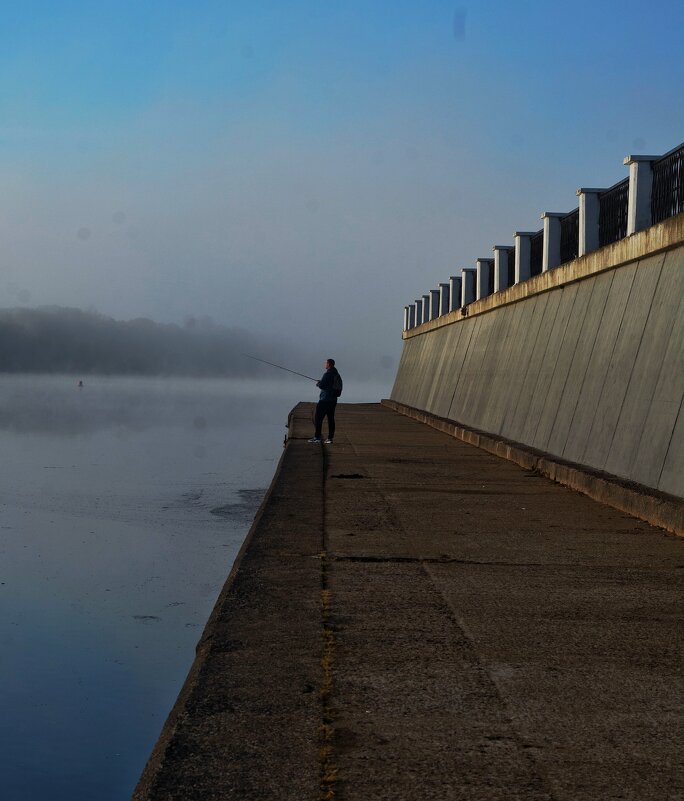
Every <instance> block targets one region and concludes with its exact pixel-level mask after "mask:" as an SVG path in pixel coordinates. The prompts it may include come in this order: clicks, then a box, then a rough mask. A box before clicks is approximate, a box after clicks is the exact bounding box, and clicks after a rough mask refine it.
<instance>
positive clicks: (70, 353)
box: [0, 306, 263, 376]
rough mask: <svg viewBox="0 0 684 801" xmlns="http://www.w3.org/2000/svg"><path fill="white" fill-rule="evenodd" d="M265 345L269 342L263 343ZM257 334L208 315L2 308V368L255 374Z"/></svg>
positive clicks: (114, 372)
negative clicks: (173, 317)
mask: <svg viewBox="0 0 684 801" xmlns="http://www.w3.org/2000/svg"><path fill="white" fill-rule="evenodd" d="M262 347H263V345H262ZM259 349H260V343H259V342H258V340H257V338H256V337H254V336H252V335H250V334H248V333H246V332H244V331H240V330H236V329H229V328H224V327H222V326H219V325H215V324H213V323H212V322H211V321H210V320H207V319H201V320H196V319H194V318H188V319H187V320H186V321H185V325H184V326H179V325H170V324H162V323H156V322H154V321H152V320H148V319H145V318H141V319H136V320H128V321H120V320H114V319H112V318H111V317H105V316H104V315H101V314H98V313H96V312H89V311H83V310H81V309H71V308H63V307H58V306H45V307H40V308H37V309H23V308H15V309H0V372H10V373H19V372H22V373H23V372H30V373H64V372H68V373H80V374H88V373H104V374H116V373H118V374H134V375H136V374H138V375H140V374H145V375H190V376H218V375H250V374H253V373H254V372H255V370H256V368H255V364H256V363H255V362H252V361H250V360H249V359H246V358H244V356H243V355H242V354H243V353H245V352H247V353H252V352H255V351H256V352H258V351H259Z"/></svg>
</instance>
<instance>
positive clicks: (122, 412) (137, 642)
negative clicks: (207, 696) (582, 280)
mask: <svg viewBox="0 0 684 801" xmlns="http://www.w3.org/2000/svg"><path fill="white" fill-rule="evenodd" d="M387 392H388V388H387V387H384V386H371V385H357V386H355V385H354V384H353V382H351V383H350V382H349V381H347V382H346V386H345V393H344V395H345V397H344V400H349V401H355V400H358V401H361V400H377V399H379V398H380V397H381V395H383V394H384V395H386V394H387ZM315 397H316V391H315V387H314V385H313V383H312V382H306V381H304V380H303V379H299V380H291V381H290V380H285V381H278V380H272V381H258V380H250V381H247V380H239V381H238V380H231V381H227V380H189V379H188V380H184V379H176V380H171V379H152V378H122V377H107V378H103V377H90V378H87V379H86V380H85V381H84V387H83V388H78V386H77V380H76V378H75V377H73V376H7V375H0V448H1V449H2V454H3V462H2V464H3V467H2V472H3V476H2V490H1V493H2V494H1V495H0V607H1V609H2V614H1V615H0V642H2V645H3V648H2V658H1V659H0V707H2V709H3V715H2V716H0V740H1V741H2V742H3V749H0V775H2V777H3V783H2V787H1V788H0V797H2V798H3V801H34V800H35V801H38V800H39V799H40V801H43V799H47V798H49V799H50V800H51V801H62V799H65V800H66V799H69V800H70V801H74V800H76V801H80V800H81V799H82V801H92V799H98V801H123V799H127V798H129V796H130V794H131V792H132V789H133V786H134V785H135V782H136V781H137V779H138V777H139V774H140V771H141V770H142V767H143V765H144V763H145V761H146V759H147V757H148V756H149V752H150V750H151V748H152V746H153V744H154V742H155V741H156V738H157V736H158V734H159V731H160V729H161V726H162V724H163V722H164V720H165V718H166V715H167V714H168V711H169V709H170V707H171V705H172V704H173V701H174V700H175V697H176V695H177V693H178V690H179V689H180V686H181V684H182V682H183V680H184V678H185V676H186V673H187V670H188V668H189V666H190V664H191V662H192V659H193V657H194V648H195V644H196V642H197V640H198V638H199V636H200V633H201V631H202V628H203V626H204V624H205V622H206V620H207V617H208V615H209V613H210V611H211V608H212V606H213V604H214V602H215V599H216V596H217V594H218V592H219V591H220V588H221V586H222V585H223V582H224V581H225V578H226V576H227V574H228V572H229V570H230V567H231V564H232V562H233V559H234V557H235V555H236V553H237V551H238V549H239V547H240V545H241V543H242V541H243V539H244V536H245V533H246V531H247V530H248V528H249V525H250V523H251V520H252V518H253V515H254V513H255V511H256V508H257V507H258V505H259V503H260V501H261V498H262V497H263V493H264V491H265V489H266V488H267V486H268V484H269V482H270V480H271V478H272V475H273V471H274V469H275V466H276V464H277V460H278V459H279V457H280V454H281V452H282V442H283V437H284V435H285V433H286V428H285V423H286V420H287V413H288V411H289V410H290V409H291V408H292V407H293V406H294V405H295V403H297V402H298V401H299V400H312V399H315Z"/></svg>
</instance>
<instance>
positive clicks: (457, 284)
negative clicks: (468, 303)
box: [449, 275, 461, 311]
mask: <svg viewBox="0 0 684 801" xmlns="http://www.w3.org/2000/svg"><path fill="white" fill-rule="evenodd" d="M449 296H450V297H449V311H454V310H456V309H460V308H461V279H460V278H459V277H458V276H456V275H452V276H451V277H450V278H449Z"/></svg>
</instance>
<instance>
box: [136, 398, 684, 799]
mask: <svg viewBox="0 0 684 801" xmlns="http://www.w3.org/2000/svg"><path fill="white" fill-rule="evenodd" d="M312 411H313V405H312V404H300V405H299V406H297V407H296V409H295V410H294V412H293V414H292V416H291V420H290V432H289V434H290V439H289V441H288V443H287V447H286V449H285V451H284V454H283V458H282V461H281V464H280V466H279V469H278V472H277V474H276V476H275V478H274V481H273V484H272V486H271V489H270V490H269V494H268V495H267V497H266V499H265V501H264V504H263V505H262V508H261V510H260V512H259V514H258V515H257V518H256V520H255V523H254V525H253V527H252V530H251V532H250V535H249V537H248V539H247V541H246V543H245V546H244V547H243V549H242V551H241V553H240V556H239V557H238V560H237V562H236V565H235V567H234V569H233V571H232V573H231V575H230V577H229V579H228V581H227V583H226V586H225V588H224V590H223V591H222V593H221V595H220V597H219V599H218V601H217V604H216V607H215V610H214V612H213V613H212V616H211V619H210V620H209V623H208V624H207V627H206V629H205V631H204V634H203V636H202V639H201V640H200V643H199V645H198V650H197V659H196V661H195V664H194V666H193V668H192V670H191V672H190V674H189V676H188V679H187V682H186V684H185V686H184V688H183V690H182V692H181V695H180V696H179V699H178V702H177V704H176V706H175V708H174V710H173V711H172V713H171V716H170V717H169V720H168V721H167V723H166V725H165V727H164V729H163V731H162V734H161V737H160V740H159V742H158V744H157V746H156V748H155V750H154V752H153V754H152V757H151V759H150V761H149V763H148V765H147V767H146V769H145V772H144V774H143V777H142V779H141V781H140V783H139V786H138V788H137V790H136V792H135V794H134V799H135V801H143V799H144V800H145V801H153V800H154V801H160V800H161V799H165V800H167V801H170V799H174V801H183V800H185V799H187V801H190V800H191V799H192V801H205V800H206V801H208V800H209V799H219V798H220V799H244V800H245V801H249V800H250V799H254V800H255V801H256V799H258V800H259V801H265V800H266V799H274V800H275V799H278V801H289V800H290V799H291V800H292V801H303V800H306V801H314V800H315V799H333V798H340V799H345V800H346V801H370V799H393V800H394V799H407V801H408V800H409V799H410V801H422V799H440V801H441V800H442V799H463V800H464V801H465V799H468V801H477V800H478V799H482V800H483V801H485V800H486V801H504V800H505V801H509V799H513V798H515V799H519V800H520V801H550V800H551V799H553V800H554V801H596V800H597V799H607V798H630V799H639V801H650V799H653V800H654V801H655V800H656V799H657V801H662V799H667V798H671V799H674V798H677V797H680V794H682V793H684V779H683V778H682V773H681V770H680V766H681V742H680V740H679V738H678V729H677V726H678V723H679V724H681V720H682V717H681V716H682V698H683V697H684V694H683V693H682V682H681V665H682V648H681V642H682V638H681V632H682V630H683V628H684V627H682V604H681V573H682V570H681V568H682V565H683V564H684V542H683V541H682V540H681V539H677V538H675V537H674V536H671V535H668V534H666V533H665V532H663V531H662V530H660V529H657V528H653V527H651V526H649V525H648V524H646V523H643V522H641V521H639V520H636V519H635V518H631V517H629V516H627V515H626V514H624V513H620V512H617V511H615V510H613V509H610V508H608V507H606V506H602V505H601V504H598V503H596V502H595V501H592V500H590V499H589V498H587V497H586V496H584V495H581V494H579V493H577V492H574V491H572V490H570V489H567V488H565V487H562V486H559V485H557V484H555V483H553V482H552V481H550V480H548V479H546V478H543V477H542V476H540V475H539V474H538V473H536V472H532V471H527V470H524V469H522V468H520V467H517V466H516V465H514V464H512V463H511V462H508V461H505V460H502V459H499V458H497V457H495V456H493V455H491V454H488V453H486V452H484V451H482V450H481V449H478V448H475V447H473V446H471V445H468V444H465V443H463V442H461V441H459V440H457V439H454V438H452V437H450V436H448V435H447V434H445V433H442V432H440V431H437V430H435V429H434V428H431V427H429V426H426V425H424V424H422V423H420V422H417V421H415V420H412V419H410V418H409V417H406V416H403V415H400V414H398V413H397V412H394V411H392V410H390V409H388V408H387V407H384V406H380V405H354V406H352V405H340V406H339V407H338V434H337V436H336V440H335V444H334V446H332V447H323V446H320V445H310V444H308V443H307V442H306V438H307V437H309V436H310V435H311V431H312V424H311V418H312Z"/></svg>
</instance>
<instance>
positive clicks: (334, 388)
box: [309, 359, 342, 445]
mask: <svg viewBox="0 0 684 801" xmlns="http://www.w3.org/2000/svg"><path fill="white" fill-rule="evenodd" d="M316 386H317V387H318V388H319V389H320V390H321V395H320V398H319V401H318V403H317V404H316V416H315V417H314V425H315V427H316V431H315V433H314V435H313V437H311V439H310V440H309V442H313V443H319V442H320V441H321V429H322V428H323V419H324V418H325V417H327V418H328V439H326V441H325V444H326V445H332V444H333V439H334V437H335V407H336V406H337V399H338V398H339V397H340V395H341V394H342V376H341V375H340V374H339V373H338V372H337V368H336V367H335V360H334V359H326V361H325V373H323V377H322V378H321V380H320V381H317V382H316Z"/></svg>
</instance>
